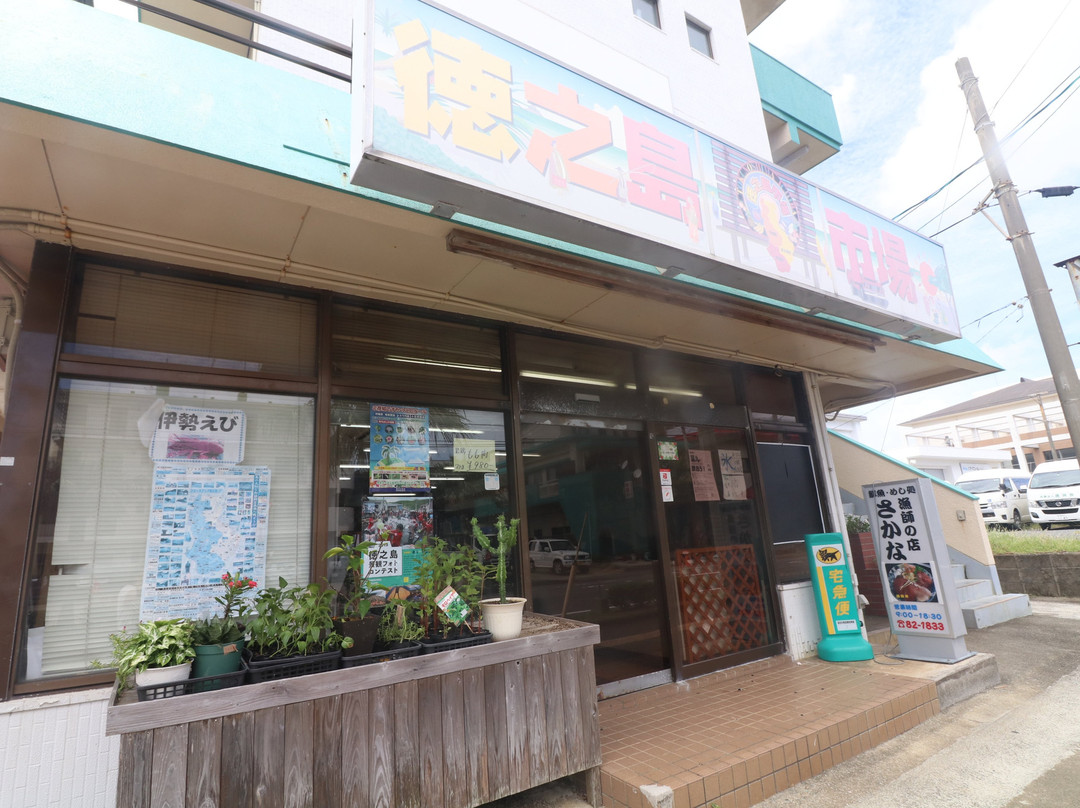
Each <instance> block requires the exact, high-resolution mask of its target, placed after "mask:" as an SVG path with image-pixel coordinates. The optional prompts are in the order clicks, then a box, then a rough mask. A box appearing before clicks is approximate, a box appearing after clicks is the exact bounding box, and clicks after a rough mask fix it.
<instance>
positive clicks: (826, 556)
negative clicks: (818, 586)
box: [817, 547, 840, 564]
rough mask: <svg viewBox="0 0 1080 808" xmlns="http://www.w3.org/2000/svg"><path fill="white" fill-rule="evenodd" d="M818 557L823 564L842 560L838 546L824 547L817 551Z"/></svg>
mask: <svg viewBox="0 0 1080 808" xmlns="http://www.w3.org/2000/svg"><path fill="white" fill-rule="evenodd" d="M817 557H818V561H820V562H821V563H822V564H835V563H836V562H837V561H839V560H840V550H839V549H837V548H836V547H822V548H820V549H819V550H818V551H817Z"/></svg>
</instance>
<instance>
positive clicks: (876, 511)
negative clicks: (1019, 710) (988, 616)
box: [862, 478, 972, 662]
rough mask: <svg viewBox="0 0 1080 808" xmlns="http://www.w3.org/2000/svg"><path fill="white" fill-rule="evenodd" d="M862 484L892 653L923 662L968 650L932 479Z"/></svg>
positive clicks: (960, 655) (947, 658)
mask: <svg viewBox="0 0 1080 808" xmlns="http://www.w3.org/2000/svg"><path fill="white" fill-rule="evenodd" d="M862 490H863V499H864V500H866V504H867V506H868V507H869V509H870V532H871V534H872V535H873V537H874V546H875V548H876V549H877V558H878V571H879V572H880V574H881V580H882V583H883V588H884V590H885V601H886V604H887V608H888V611H889V622H890V623H891V624H892V631H893V634H894V635H895V636H896V638H897V642H898V643H899V645H900V652H899V653H898V654H897V656H899V657H901V658H903V659H921V660H924V661H926V662H958V661H960V660H961V659H966V658H967V657H969V656H971V655H972V652H970V651H968V650H967V645H966V643H965V642H964V635H965V634H967V627H966V626H965V625H964V616H963V613H962V612H961V611H960V600H959V598H958V597H957V594H956V584H955V583H954V581H953V576H952V567H951V561H950V559H949V548H948V546H947V545H946V544H945V538H944V533H943V531H942V529H941V520H940V519H939V518H938V512H937V505H936V503H935V502H934V489H933V484H932V483H931V482H930V481H929V480H927V479H925V478H918V479H914V480H900V481H898V482H891V483H875V484H874V485H864V486H863V487H862Z"/></svg>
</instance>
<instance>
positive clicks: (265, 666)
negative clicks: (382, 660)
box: [244, 649, 341, 684]
mask: <svg viewBox="0 0 1080 808" xmlns="http://www.w3.org/2000/svg"><path fill="white" fill-rule="evenodd" d="M244 664H245V665H247V681H248V684H258V683H259V682H272V681H274V680H276V679H290V678H292V677H293V676H307V675H308V674H309V673H325V672H326V671H336V670H337V669H338V668H340V667H341V651H328V652H326V653H325V654H308V655H307V656H300V657H288V658H287V659H263V660H253V659H252V658H251V656H250V655H249V654H248V652H247V649H245V650H244Z"/></svg>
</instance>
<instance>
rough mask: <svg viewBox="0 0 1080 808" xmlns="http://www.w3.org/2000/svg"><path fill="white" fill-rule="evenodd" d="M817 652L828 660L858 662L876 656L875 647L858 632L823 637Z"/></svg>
mask: <svg viewBox="0 0 1080 808" xmlns="http://www.w3.org/2000/svg"><path fill="white" fill-rule="evenodd" d="M817 652H818V656H819V657H821V658H822V659H824V660H825V661H826V662H858V661H859V660H863V659H873V658H874V647H873V646H872V645H870V643H868V642H867V641H866V640H864V639H863V638H862V637H861V636H860V635H858V634H834V635H833V636H831V637H822V638H821V642H819V643H818V647H817Z"/></svg>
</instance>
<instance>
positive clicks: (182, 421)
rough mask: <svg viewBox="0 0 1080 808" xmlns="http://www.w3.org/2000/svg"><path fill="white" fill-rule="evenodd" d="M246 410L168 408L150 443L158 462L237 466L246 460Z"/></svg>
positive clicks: (160, 416)
mask: <svg viewBox="0 0 1080 808" xmlns="http://www.w3.org/2000/svg"><path fill="white" fill-rule="evenodd" d="M245 426H246V417H245V414H244V411H243V410H211V409H204V408H201V407H177V406H172V405H165V407H164V409H163V410H162V412H161V414H160V415H159V416H158V418H157V424H156V428H155V430H154V434H153V437H152V438H151V439H150V459H151V460H153V461H154V462H158V463H161V462H169V463H192V464H199V465H218V466H225V465H235V464H237V463H240V462H242V461H243V459H244V432H245Z"/></svg>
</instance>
